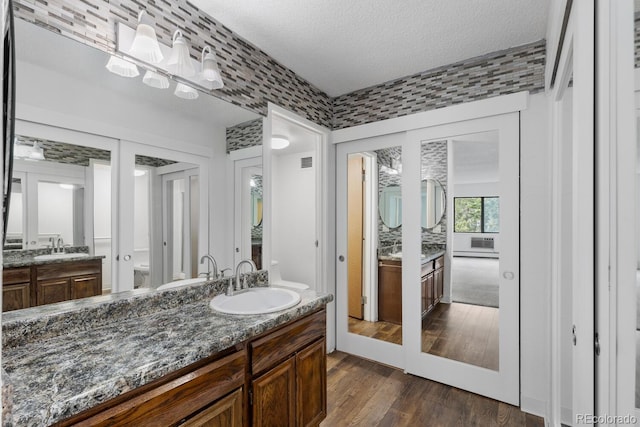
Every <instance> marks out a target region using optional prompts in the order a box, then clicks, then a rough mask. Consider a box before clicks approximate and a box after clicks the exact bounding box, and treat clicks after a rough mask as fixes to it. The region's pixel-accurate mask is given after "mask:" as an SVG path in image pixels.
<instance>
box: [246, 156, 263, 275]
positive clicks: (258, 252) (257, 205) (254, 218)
mask: <svg viewBox="0 0 640 427" xmlns="http://www.w3.org/2000/svg"><path fill="white" fill-rule="evenodd" d="M258 169H259V168H255V170H256V171H257V170H258ZM249 186H250V187H251V259H252V260H253V262H254V264H255V265H256V267H257V268H258V270H261V269H262V173H260V174H258V173H257V172H256V173H254V174H252V175H251V178H250V179H249Z"/></svg>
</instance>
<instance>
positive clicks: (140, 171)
mask: <svg viewBox="0 0 640 427" xmlns="http://www.w3.org/2000/svg"><path fill="white" fill-rule="evenodd" d="M146 173H147V171H146V170H144V169H136V170H135V171H134V172H133V176H144V175H145V174H146Z"/></svg>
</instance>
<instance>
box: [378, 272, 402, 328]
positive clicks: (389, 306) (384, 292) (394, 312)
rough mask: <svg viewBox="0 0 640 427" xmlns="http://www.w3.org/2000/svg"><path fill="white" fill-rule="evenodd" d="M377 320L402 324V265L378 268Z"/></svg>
mask: <svg viewBox="0 0 640 427" xmlns="http://www.w3.org/2000/svg"><path fill="white" fill-rule="evenodd" d="M378 319H379V320H383V321H385V322H391V323H396V324H398V325H400V324H402V263H400V262H395V263H394V262H392V261H390V262H386V261H385V262H384V263H380V264H379V266H378Z"/></svg>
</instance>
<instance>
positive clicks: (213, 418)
mask: <svg viewBox="0 0 640 427" xmlns="http://www.w3.org/2000/svg"><path fill="white" fill-rule="evenodd" d="M180 426H181V427H242V388H239V389H238V390H236V391H234V392H233V393H231V394H230V395H229V396H227V397H225V398H222V399H220V400H218V401H217V402H216V403H214V404H212V405H211V406H209V407H208V408H207V409H205V410H204V411H202V412H200V413H199V414H198V415H196V416H195V417H193V418H190V419H188V420H187V421H185V422H184V423H183V424H180Z"/></svg>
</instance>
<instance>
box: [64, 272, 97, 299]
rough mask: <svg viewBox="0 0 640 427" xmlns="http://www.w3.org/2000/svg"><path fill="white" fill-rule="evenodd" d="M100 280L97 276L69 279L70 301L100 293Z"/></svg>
mask: <svg viewBox="0 0 640 427" xmlns="http://www.w3.org/2000/svg"><path fill="white" fill-rule="evenodd" d="M101 282H102V280H101V278H100V277H99V276H93V275H92V276H84V277H72V278H71V299H78V298H87V297H93V296H96V295H100V294H101V293H102V289H101V288H102V284H101Z"/></svg>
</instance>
